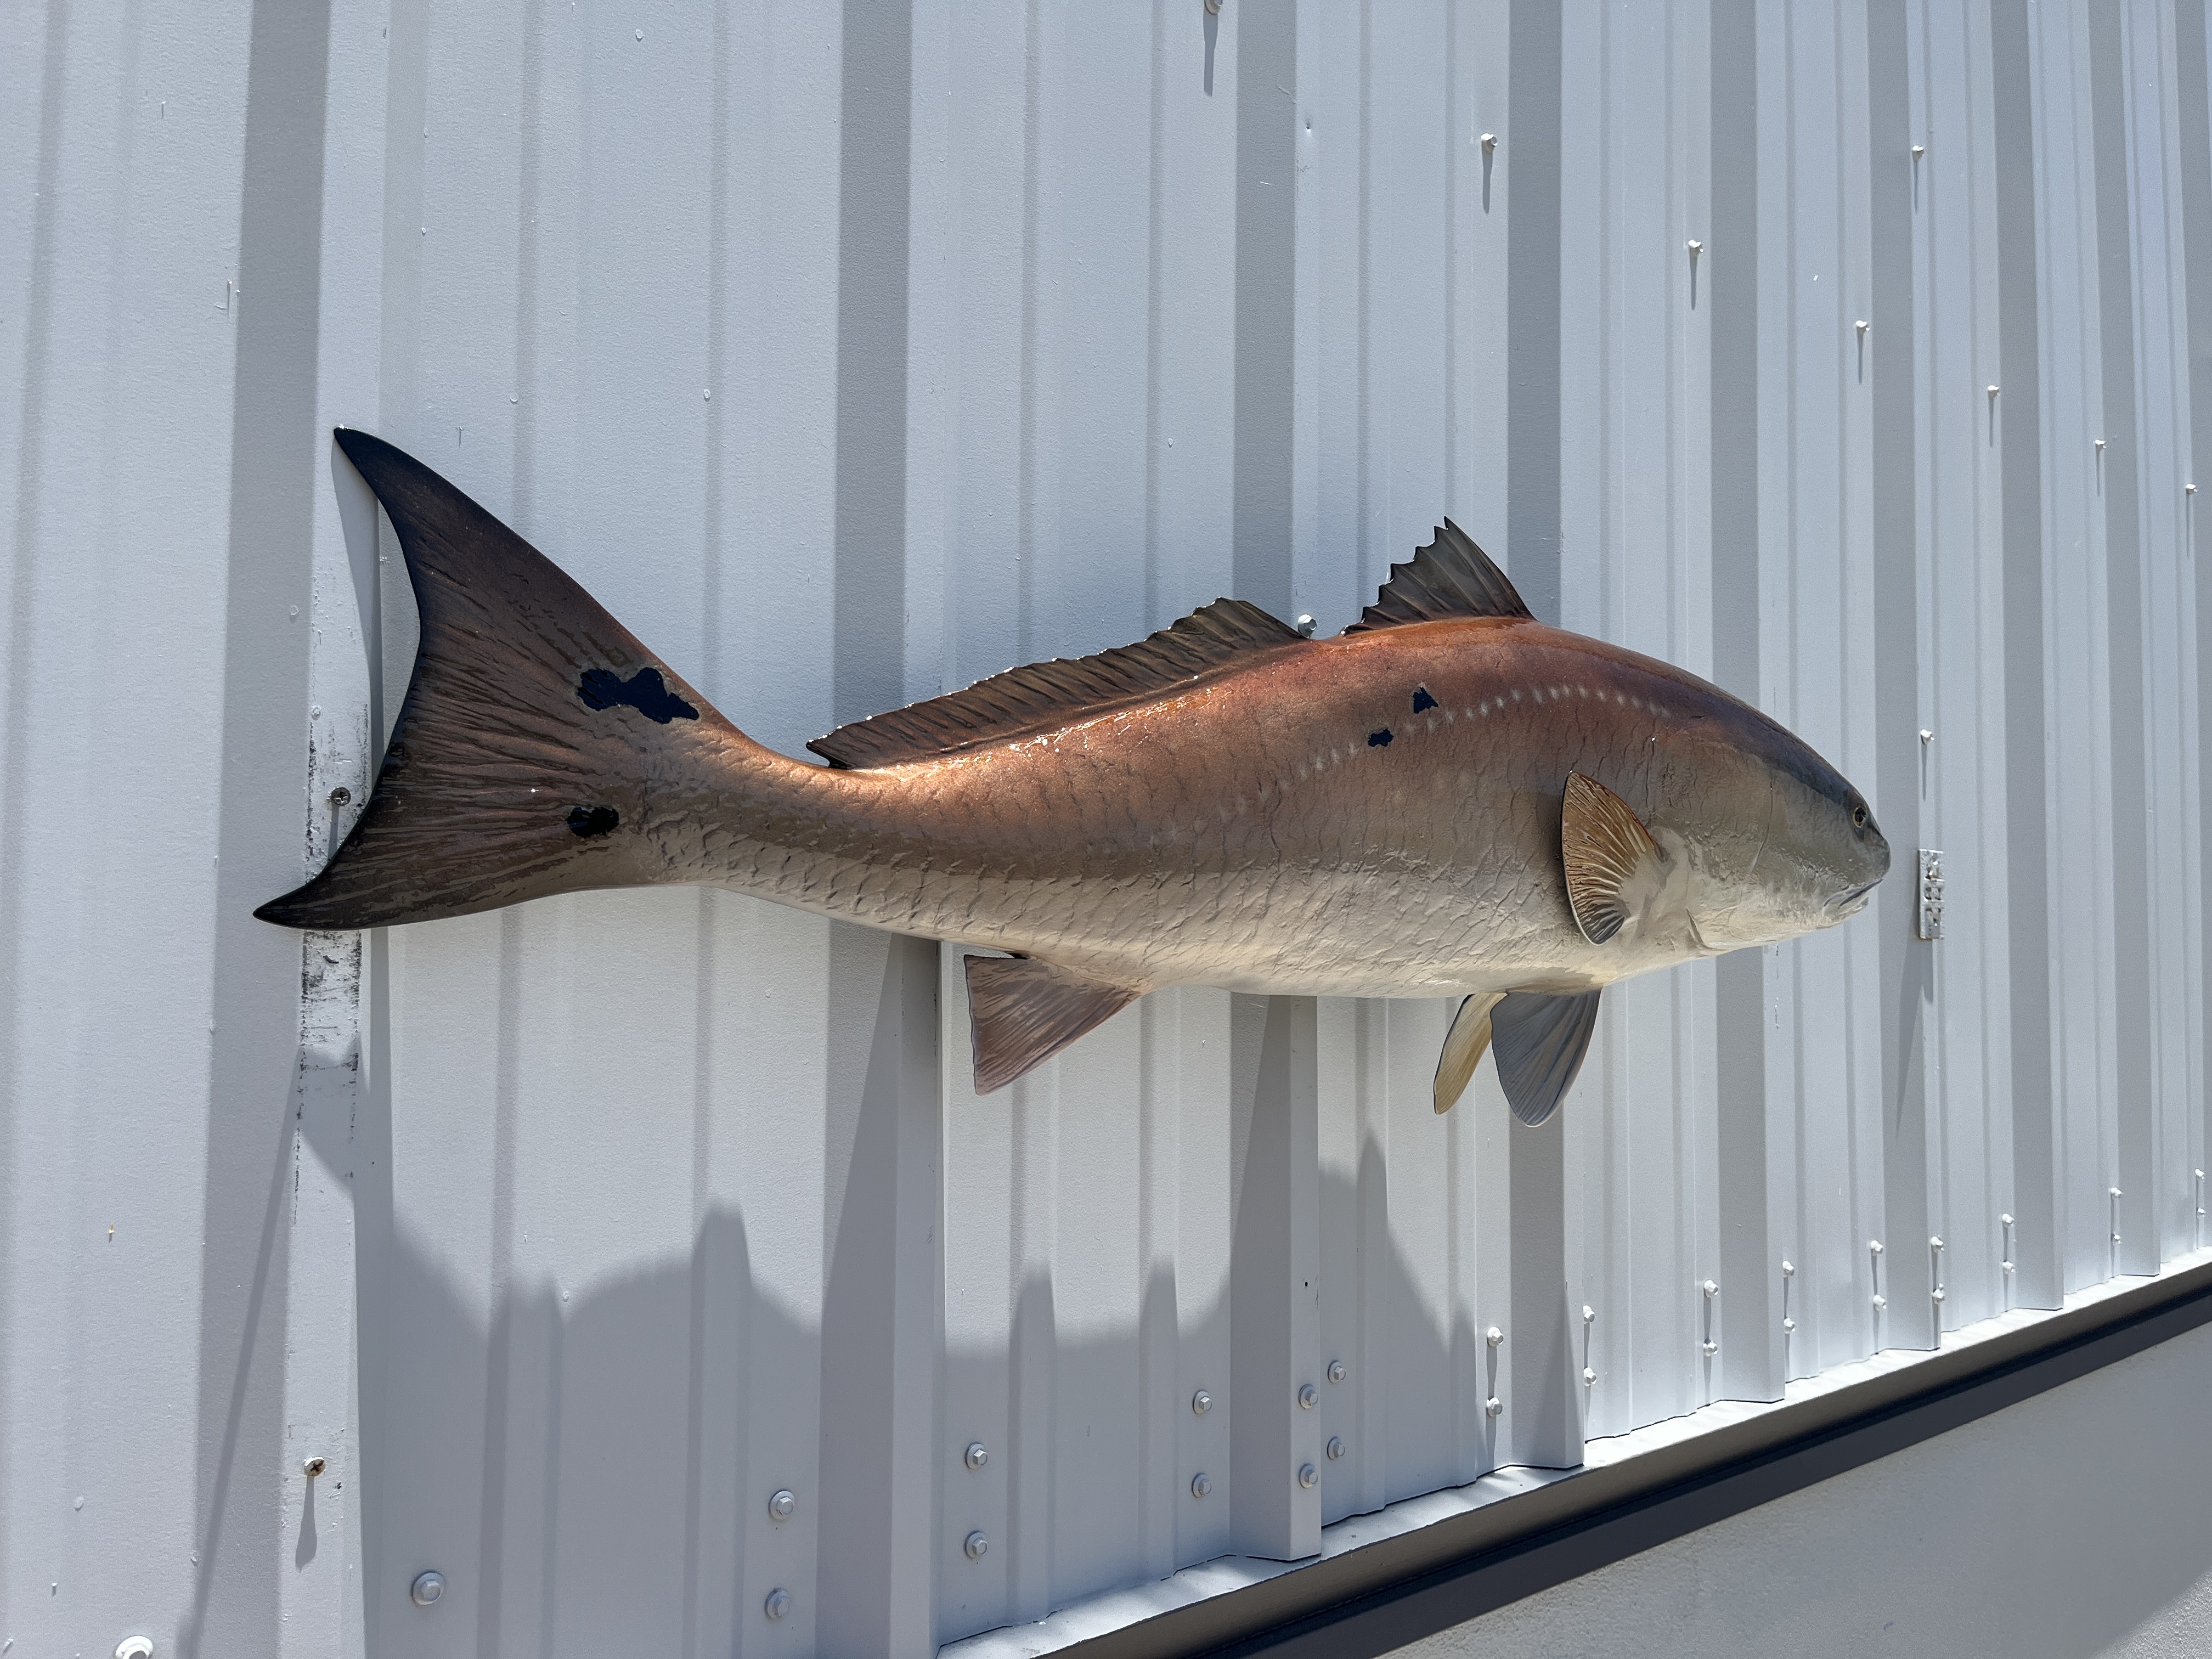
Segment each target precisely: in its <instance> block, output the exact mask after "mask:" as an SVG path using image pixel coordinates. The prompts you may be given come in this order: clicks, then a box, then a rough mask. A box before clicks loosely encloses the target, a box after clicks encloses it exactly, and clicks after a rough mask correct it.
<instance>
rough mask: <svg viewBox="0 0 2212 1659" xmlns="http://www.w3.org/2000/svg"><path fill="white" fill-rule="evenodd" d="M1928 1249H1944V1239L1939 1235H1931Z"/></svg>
mask: <svg viewBox="0 0 2212 1659" xmlns="http://www.w3.org/2000/svg"><path fill="white" fill-rule="evenodd" d="M1928 1248H1929V1249H1931V1250H1940V1249H1942V1248H1943V1240H1942V1237H1940V1236H1938V1235H1935V1234H1930V1235H1929V1239H1928Z"/></svg>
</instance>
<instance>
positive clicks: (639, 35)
mask: <svg viewBox="0 0 2212 1659" xmlns="http://www.w3.org/2000/svg"><path fill="white" fill-rule="evenodd" d="M637 38H638V39H639V40H644V39H645V31H644V30H643V29H640V30H639V31H638V32H637Z"/></svg>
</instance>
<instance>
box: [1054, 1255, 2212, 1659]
mask: <svg viewBox="0 0 2212 1659" xmlns="http://www.w3.org/2000/svg"><path fill="white" fill-rule="evenodd" d="M2207 1323H2212V1262H2207V1263H2203V1264H2200V1265H2199V1266H2197V1267H2191V1268H2188V1269H2187V1270H2185V1271H2184V1272H2180V1273H2173V1274H2172V1275H2170V1276H2168V1277H2166V1278H2161V1279H2153V1280H2150V1281H2148V1282H2147V1283H2145V1284H2142V1285H2136V1286H2135V1287H2133V1288H2131V1289H2129V1290H2126V1291H2120V1292H2118V1294H2116V1295H2114V1296H2112V1297H2106V1299H2104V1300H2102V1301H2099V1302H2096V1303H2093V1304H2090V1305H2088V1306H2086V1307H2081V1308H2074V1309H2069V1310H2065V1311H2063V1312H2060V1313H2056V1314H2053V1315H2051V1316H2050V1317H2048V1318H2046V1319H2042V1320H2039V1321H2038V1322H2036V1323H2034V1324H2033V1325H2030V1326H2027V1327H2025V1328H2021V1329H2019V1330H2015V1331H2008V1332H2005V1333H2003V1334H2000V1335H1997V1336H1993V1337H1990V1338H1987V1339H1984V1340H1981V1341H1978V1342H1976V1343H1974V1344H1972V1346H1967V1347H1963V1348H1960V1349H1958V1350H1955V1351H1954V1352H1949V1353H1939V1354H1934V1355H1931V1356H1929V1358H1926V1359H1924V1360H1923V1361H1921V1362H1919V1363H1918V1364H1913V1365H1911V1366H1907V1367H1905V1369H1904V1370H1899V1371H1893V1372H1890V1373H1887V1374H1886V1375H1884V1376H1876V1377H1869V1378H1868V1379H1867V1380H1866V1381H1864V1382H1863V1383H1853V1384H1850V1386H1848V1387H1845V1388H1842V1389H1837V1390H1835V1391H1834V1392H1833V1393H1832V1394H1826V1395H1820V1397H1818V1398H1816V1399H1812V1400H1807V1401H1799V1402H1796V1403H1794V1404H1790V1405H1784V1406H1781V1407H1777V1408H1776V1409H1775V1410H1772V1411H1771V1412H1765V1413H1761V1414H1760V1415H1759V1416H1758V1417H1756V1418H1753V1419H1750V1420H1748V1421H1747V1422H1742V1423H1737V1424H1732V1425H1729V1426H1727V1427H1724V1428H1719V1429H1715V1430H1712V1431H1709V1432H1707V1433H1705V1434H1700V1435H1696V1436H1692V1437H1690V1438H1689V1439H1687V1440H1686V1441H1682V1442H1680V1443H1676V1444H1674V1445H1671V1446H1667V1447H1664V1448H1662V1449H1657V1450H1655V1451H1652V1452H1650V1453H1647V1454H1644V1455H1640V1456H1638V1457H1634V1458H1632V1459H1629V1460H1627V1461H1626V1462H1622V1463H1620V1464H1616V1465H1613V1466H1609V1467H1607V1468H1594V1469H1589V1470H1587V1471H1585V1472H1583V1473H1581V1474H1576V1475H1573V1476H1571V1477H1570V1478H1569V1479H1566V1480H1560V1481H1558V1482H1555V1483H1554V1484H1553V1485H1550V1486H1543V1487H1540V1488H1538V1489H1536V1490H1534V1491H1532V1492H1525V1493H1522V1494H1520V1495H1518V1496H1516V1497H1513V1498H1507V1499H1504V1500H1501V1501H1500V1502H1498V1503H1495V1504H1489V1505H1487V1506H1486V1507H1485V1508H1483V1509H1480V1510H1475V1511H1473V1512H1472V1513H1469V1514H1466V1515H1462V1516H1454V1517H1453V1518H1451V1519H1449V1520H1447V1521H1440V1522H1436V1523H1435V1524H1433V1525H1431V1526H1427V1527H1423V1528H1418V1529H1416V1530H1414V1531H1411V1532H1407V1533H1403V1534H1399V1535H1397V1536H1395V1537H1392V1538H1387V1539H1380V1540H1377V1541H1376V1542H1375V1543H1373V1544H1370V1545H1367V1546H1365V1547H1361V1548H1358V1549H1353V1550H1347V1551H1346V1552H1345V1553H1343V1554H1341V1555H1339V1556H1335V1557H1333V1558H1331V1559H1328V1560H1324V1561H1318V1562H1316V1563H1315V1564H1314V1565H1311V1566H1310V1567H1303V1568H1300V1569H1299V1570H1298V1571H1295V1572H1290V1573H1285V1574H1284V1575H1282V1576H1281V1577H1276V1578H1270V1579H1267V1580H1265V1581H1263V1582H1261V1583H1256V1584H1252V1585H1249V1586H1248V1587H1246V1588H1244V1589H1238V1590H1232V1591H1230V1592H1228V1593H1226V1594H1225V1595H1216V1596H1212V1597H1209V1598H1208V1599H1207V1600H1206V1601H1199V1602H1195V1603H1194V1604H1193V1605H1191V1606H1189V1607H1181V1608H1177V1609H1176V1610H1175V1611H1173V1612H1170V1613H1160V1614H1158V1615H1156V1616H1154V1617H1152V1618H1149V1619H1144V1620H1138V1621H1137V1622H1136V1623H1134V1624H1132V1625H1129V1626H1124V1627H1123V1628H1122V1629H1121V1630H1117V1631H1113V1632H1109V1633H1107V1634H1105V1635H1103V1636H1098V1637H1094V1638H1091V1639H1090V1640H1088V1641H1084V1642H1078V1643H1073V1644H1069V1645H1068V1646H1066V1647H1065V1648H1060V1649H1057V1650H1054V1651H1055V1653H1056V1654H1057V1655H1060V1656H1066V1659H1243V1656H1246V1655H1257V1654H1266V1655H1268V1656H1270V1659H1323V1656H1326V1659H1370V1656H1373V1655H1378V1654H1383V1653H1388V1652H1389V1651H1390V1650H1393V1649H1395V1648H1399V1647H1402V1646H1404V1645H1405V1644H1407V1643H1408V1642H1413V1641H1418V1640H1419V1638H1422V1637H1425V1636H1431V1635H1434V1634H1435V1633H1436V1632H1438V1631H1442V1630H1448V1629H1449V1628H1450V1627H1451V1626H1455V1625H1458V1624H1463V1623H1464V1622H1466V1621H1467V1620H1470V1619H1474V1618H1476V1617H1478V1616H1480V1614H1482V1613H1489V1612H1491V1611H1492V1610H1493V1609H1495V1608H1498V1607H1504V1606H1505V1605H1506V1604H1507V1603H1508V1602H1511V1601H1519V1600H1521V1599H1522V1597H1523V1596H1528V1595H1534V1594H1535V1593H1536V1592H1537V1591H1539V1590H1543V1589H1550V1588H1551V1587H1552V1586H1553V1585H1554V1584H1559V1583H1565V1582H1566V1581H1567V1580H1569V1579H1571V1578H1576V1577H1580V1576H1581V1575H1583V1574H1584V1573H1587V1572H1589V1571H1594V1570H1595V1569H1596V1568H1598V1567H1602V1566H1606V1565H1610V1564H1611V1563H1613V1562H1615V1561H1620V1560H1624V1559H1626V1558H1628V1557H1629V1556H1632V1555H1636V1554H1639V1553H1642V1552H1644V1551H1645V1550H1648V1549H1650V1548H1652V1547H1655V1546H1656V1545H1660V1544H1663V1543H1666V1542H1668V1541H1669V1540H1671V1539H1675V1538H1680V1537H1681V1536H1683V1535H1684V1534H1688V1533H1692V1532H1695V1531H1697V1530H1698V1529H1699V1528H1701V1527H1709V1526H1711V1525H1712V1524H1713V1523H1714V1522H1717V1521H1723V1520H1726V1519H1727V1518H1728V1517H1729V1516H1733V1515H1740V1514H1741V1513H1742V1512H1743V1511H1745V1510H1750V1509H1755V1508H1757V1507H1758V1506H1759V1504H1765V1503H1768V1502H1771V1500H1773V1499H1775V1498H1781V1497H1784V1496H1785V1495H1787V1494H1788V1493H1790V1492H1799V1491H1802V1489H1804V1488H1805V1487H1807V1486H1814V1485H1815V1484H1817V1483H1818V1482H1820V1481H1822V1480H1827V1479H1828V1478H1829V1477H1830V1476H1832V1475H1837V1474H1843V1473H1844V1472H1845V1471H1847V1470H1850V1469H1854V1468H1858V1467H1860V1466H1861V1465H1862V1464H1865V1463H1870V1462H1874V1461H1875V1459H1877V1458H1881V1457H1887V1455H1889V1454H1890V1453H1892V1452H1895V1451H1901V1450H1903V1449H1905V1448H1906V1447H1908V1446H1913V1445H1917V1444H1918V1443H1920V1442H1922V1441H1923V1440H1928V1439H1932V1438H1933V1437H1936V1435H1939V1434H1943V1433H1946V1432H1948V1431H1950V1430H1952V1429H1955V1428H1959V1427H1961V1426H1963V1425H1966V1424H1968V1423H1972V1422H1974V1421H1975V1420H1977V1419H1980V1418H1983V1417H1986V1416H1988V1415H1990V1413H1993V1412H1996V1411H2001V1410H2002V1409H2003V1408H2004V1407H2007V1406H2011V1405H2016V1404H2018V1403H2019V1402H2020V1401H2023V1400H2027V1399H2030V1398H2032V1397H2033V1396H2034V1395H2039V1394H2041V1393H2043V1392H2044V1391H2045V1390H2046V1389H2054V1388H2057V1386H2058V1385H2059V1384H2060V1383H2070V1382H2072V1381H2073V1380H2074V1379H2075V1378H2076V1377H2078V1376H2087V1374H2088V1373H2090V1372H2091V1371H2093V1370H2099V1369H2100V1368H2101V1367H2103V1366H2106V1365H2109V1364H2112V1363H2113V1362H2114V1361H2116V1360H2120V1359H2124V1358H2128V1357H2129V1356H2130V1355H2131V1354H2136V1353H2140V1352H2142V1351H2143V1350H2144V1349H2146V1348H2150V1347H2154V1346H2157V1345H2158V1344H2159V1343H2160V1342H2164V1341H2166V1340H2167V1339H2169V1338H2171V1337H2175V1336H2179V1335H2181V1334H2183V1333H2185V1332H2186V1331H2191V1330H2193V1329H2195V1328H2197V1327H2198V1326H2199V1325H2203V1324H2207Z"/></svg>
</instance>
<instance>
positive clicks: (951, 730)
mask: <svg viewBox="0 0 2212 1659" xmlns="http://www.w3.org/2000/svg"><path fill="white" fill-rule="evenodd" d="M1306 643H1307V641H1306V640H1305V638H1304V635H1301V634H1299V633H1298V632H1297V630H1296V629H1293V628H1291V626H1290V625H1289V624H1288V623H1283V622H1279V621H1277V620H1276V619H1275V618H1274V617H1271V616H1269V615H1268V614H1267V612H1266V611H1262V610H1261V609H1260V607H1259V606H1258V605H1247V604H1245V603H1244V601H1243V600H1242V599H1216V600H1215V601H1214V602H1213V603H1212V605H1206V606H1205V607H1204V608H1202V609H1200V610H1197V611H1192V612H1191V613H1190V615H1188V617H1183V618H1182V620H1181V621H1180V622H1177V623H1173V624H1172V625H1170V626H1169V627H1166V628H1163V629H1160V631H1159V632H1158V633H1157V634H1154V635H1151V636H1150V637H1149V638H1146V639H1142V640H1139V641H1137V643H1136V644H1134V645H1125V646H1121V647H1118V648H1116V649H1115V650H1112V651H1101V652H1100V653H1098V654H1097V656H1095V657H1078V658H1076V659H1074V660H1073V661H1072V662H1071V661H1068V660H1066V659H1063V658H1060V657H1054V659H1052V660H1051V661H1049V662H1033V663H1030V664H1027V665H1024V666H1023V667H1020V668H1009V669H1008V670H1007V671H1006V672H1005V673H1003V674H994V675H993V676H992V677H991V678H989V679H987V680H978V681H977V682H976V683H975V684H973V685H971V686H969V688H968V689H967V690H964V691H952V692H948V693H947V694H946V695H945V696H941V697H932V698H930V699H929V701H928V702H917V703H914V704H911V705H909V706H908V707H907V708H894V709H892V710H891V711H890V713H889V714H877V715H874V716H872V717H871V718H870V719H867V720H854V722H853V723H852V724H851V725H850V726H839V727H838V728H837V729H836V731H835V732H831V733H829V736H828V737H825V738H815V740H814V741H813V742H811V743H810V744H807V745H806V746H807V747H808V748H809V749H811V750H813V751H814V752H815V753H816V754H817V755H820V756H822V757H824V758H825V759H827V760H828V761H829V763H830V764H831V765H833V766H847V767H864V766H895V765H896V764H898V763H900V762H902V761H916V760H927V759H929V758H931V757H933V756H938V755H951V754H957V753H958V752H959V751H960V750H963V749H973V748H975V747H976V746H977V745H978V744H987V743H1000V742H1003V741H1005V740H1006V739H1007V738H1019V737H1027V736H1030V734H1032V733H1035V732H1049V731H1051V730H1052V729H1053V728H1054V726H1066V725H1068V724H1069V723H1071V722H1072V721H1074V720H1085V719H1088V718H1090V717H1091V716H1092V715H1095V714H1103V713H1105V712H1106V711H1108V710H1109V709H1112V708H1122V707H1125V706H1127V704H1130V703H1133V702H1143V701H1145V700H1146V698H1148V697H1155V696H1159V695H1160V694H1161V693H1162V692H1164V691H1167V690H1173V689H1175V688H1176V687H1178V686H1187V685H1188V684H1191V683H1192V682H1193V681H1194V680H1202V679H1204V678H1206V677H1207V676H1208V675H1209V674H1214V673H1218V672H1220V671H1223V670H1225V669H1227V668H1231V667H1237V666H1242V665H1244V664H1246V663H1249V661H1250V660H1251V659H1252V658H1253V656H1254V655H1255V653H1262V652H1271V651H1279V650H1289V649H1291V648H1292V647H1299V646H1303V645H1304V644H1306Z"/></svg>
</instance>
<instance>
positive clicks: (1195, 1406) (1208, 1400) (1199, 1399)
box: [1190, 1389, 1213, 1417]
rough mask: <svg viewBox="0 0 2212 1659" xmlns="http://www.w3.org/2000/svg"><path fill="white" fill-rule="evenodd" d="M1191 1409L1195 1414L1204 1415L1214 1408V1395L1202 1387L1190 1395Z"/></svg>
mask: <svg viewBox="0 0 2212 1659" xmlns="http://www.w3.org/2000/svg"><path fill="white" fill-rule="evenodd" d="M1190 1409H1191V1412H1192V1413H1193V1415H1194V1416H1198V1417H1203V1416H1205V1415H1206V1413H1208V1412H1210V1411H1212V1409H1213V1396H1212V1395H1210V1394H1208V1393H1206V1390H1205V1389H1200V1390H1199V1391H1198V1392H1197V1393H1196V1394H1194V1395H1191V1397H1190Z"/></svg>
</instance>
